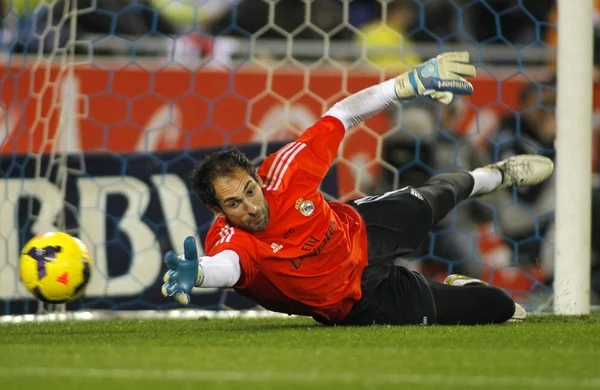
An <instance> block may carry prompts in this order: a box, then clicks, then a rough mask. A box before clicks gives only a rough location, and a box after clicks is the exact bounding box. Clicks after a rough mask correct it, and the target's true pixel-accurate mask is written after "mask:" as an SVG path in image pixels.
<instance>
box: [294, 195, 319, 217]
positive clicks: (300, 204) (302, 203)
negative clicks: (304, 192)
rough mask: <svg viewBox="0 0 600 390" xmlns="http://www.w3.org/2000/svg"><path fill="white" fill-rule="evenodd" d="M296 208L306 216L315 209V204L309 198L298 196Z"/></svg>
mask: <svg viewBox="0 0 600 390" xmlns="http://www.w3.org/2000/svg"><path fill="white" fill-rule="evenodd" d="M296 209H297V210H300V212H301V213H302V215H304V216H305V217H308V216H309V215H311V214H312V213H313V212H314V211H315V204H314V203H313V202H311V201H310V200H304V199H302V198H300V199H298V200H297V201H296Z"/></svg>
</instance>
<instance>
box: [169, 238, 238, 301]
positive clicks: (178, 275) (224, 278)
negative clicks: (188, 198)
mask: <svg viewBox="0 0 600 390" xmlns="http://www.w3.org/2000/svg"><path fill="white" fill-rule="evenodd" d="M183 250H184V256H182V257H178V256H177V255H175V253H173V252H172V251H169V252H167V254H166V255H165V263H166V264H167V267H169V270H168V271H167V272H166V273H165V276H164V278H163V281H164V282H165V284H163V286H162V289H161V290H162V293H163V295H164V296H165V297H166V296H174V297H175V300H176V301H177V302H179V303H181V304H184V305H187V304H188V303H190V296H189V292H190V291H191V290H192V288H193V287H207V288H208V287H217V288H228V287H233V286H234V285H235V284H236V283H237V282H238V280H239V279H240V277H241V268H240V257H239V255H238V254H237V253H235V252H234V251H232V250H224V251H222V252H219V253H218V254H216V255H214V256H202V257H200V258H198V250H197V249H196V240H195V239H194V238H193V237H188V238H186V239H185V241H184V243H183Z"/></svg>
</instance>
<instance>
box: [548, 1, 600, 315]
mask: <svg viewBox="0 0 600 390" xmlns="http://www.w3.org/2000/svg"><path fill="white" fill-rule="evenodd" d="M593 14H594V9H593V0H559V1H558V20H559V26H558V55H557V66H558V74H557V79H558V80H557V83H558V85H557V103H556V120H557V138H556V143H555V148H556V160H557V164H556V175H557V186H556V241H555V263H554V265H555V272H554V275H555V279H554V311H555V313H559V314H573V315H575V314H587V313H589V310H590V265H591V264H590V263H591V261H590V254H591V237H590V235H591V224H590V219H591V193H592V192H591V191H592V187H591V183H592V176H591V169H592V154H591V153H592V147H591V145H592V104H593V101H592V98H593V94H592V92H593V91H592V86H593V82H592V80H593V78H592V77H593V76H592V64H593V57H592V55H593V36H594V34H593V19H592V18H593Z"/></svg>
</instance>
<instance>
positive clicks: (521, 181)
mask: <svg viewBox="0 0 600 390" xmlns="http://www.w3.org/2000/svg"><path fill="white" fill-rule="evenodd" d="M484 168H487V169H497V170H499V171H500V173H502V183H501V184H500V185H499V186H498V187H496V190H499V189H502V188H509V187H523V186H532V185H536V184H538V183H541V182H543V181H544V180H546V179H547V178H549V177H550V175H552V172H554V163H553V162H552V160H551V159H549V158H548V157H545V156H537V155H533V154H522V155H518V156H513V157H510V158H507V159H506V160H502V161H500V162H497V163H495V164H490V165H486V166H485V167H484Z"/></svg>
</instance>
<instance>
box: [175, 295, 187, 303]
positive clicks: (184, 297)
mask: <svg viewBox="0 0 600 390" xmlns="http://www.w3.org/2000/svg"><path fill="white" fill-rule="evenodd" d="M175 300H176V301H177V302H179V303H181V304H182V305H187V304H189V303H190V296H189V295H188V294H186V293H177V294H175Z"/></svg>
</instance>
